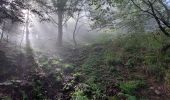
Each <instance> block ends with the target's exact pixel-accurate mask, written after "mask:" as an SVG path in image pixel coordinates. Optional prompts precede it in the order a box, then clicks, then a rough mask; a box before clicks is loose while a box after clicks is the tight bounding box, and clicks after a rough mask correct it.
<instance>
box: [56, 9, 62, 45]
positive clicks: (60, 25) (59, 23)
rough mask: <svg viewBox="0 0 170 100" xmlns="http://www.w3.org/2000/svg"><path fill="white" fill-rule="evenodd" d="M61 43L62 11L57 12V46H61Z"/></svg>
mask: <svg viewBox="0 0 170 100" xmlns="http://www.w3.org/2000/svg"><path fill="white" fill-rule="evenodd" d="M62 42H63V11H61V10H59V11H58V43H57V44H58V46H62Z"/></svg>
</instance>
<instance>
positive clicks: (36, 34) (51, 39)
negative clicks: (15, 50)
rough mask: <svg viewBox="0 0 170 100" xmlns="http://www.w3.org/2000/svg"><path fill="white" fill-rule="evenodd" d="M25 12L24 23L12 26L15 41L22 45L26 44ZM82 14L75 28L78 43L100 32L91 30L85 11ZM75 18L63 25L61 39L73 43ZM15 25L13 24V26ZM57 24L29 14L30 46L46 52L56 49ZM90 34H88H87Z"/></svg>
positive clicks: (84, 41)
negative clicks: (15, 37) (42, 20)
mask: <svg viewBox="0 0 170 100" xmlns="http://www.w3.org/2000/svg"><path fill="white" fill-rule="evenodd" d="M24 13H25V23H24V24H19V25H18V29H16V28H14V30H15V31H16V32H19V33H21V34H17V42H18V44H21V45H22V46H25V44H26V28H25V24H26V20H27V11H24ZM56 16H57V15H54V18H55V19H57V17H56ZM81 16H83V17H82V18H81V19H80V20H79V22H78V26H77V30H76V40H77V41H78V42H79V43H88V41H86V39H87V38H88V37H91V38H93V37H95V36H97V35H99V34H101V32H99V31H97V30H91V27H90V25H91V23H92V22H91V21H90V20H89V19H88V18H87V17H86V15H85V13H82V14H81ZM75 23H76V18H70V19H69V20H68V21H67V23H66V24H65V25H64V26H63V40H64V42H66V43H69V44H72V45H73V36H72V35H73V31H74V28H75ZM13 27H15V26H13ZM57 34H58V30H57V25H54V23H52V22H46V21H44V22H40V20H39V19H38V18H37V17H36V16H35V15H33V14H30V15H29V39H30V42H31V46H32V48H34V49H37V50H44V51H48V52H53V51H54V50H56V45H57V43H56V40H57ZM89 35H90V36H89ZM87 36H88V37H87Z"/></svg>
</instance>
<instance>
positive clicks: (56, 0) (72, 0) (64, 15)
mask: <svg viewBox="0 0 170 100" xmlns="http://www.w3.org/2000/svg"><path fill="white" fill-rule="evenodd" d="M82 1H83V0H51V2H50V1H44V0H39V2H40V3H41V5H42V6H43V7H45V9H43V10H44V11H45V12H46V14H47V15H48V18H47V19H49V20H50V21H52V22H53V23H54V24H55V25H56V26H57V27H58V37H57V45H58V46H62V41H63V40H62V39H63V25H64V24H66V23H67V21H68V20H69V19H70V18H71V17H73V14H74V13H75V12H77V11H79V10H81V8H80V7H79V4H80V2H82ZM49 3H52V5H50V4H49ZM53 14H57V18H58V19H57V21H56V19H55V18H54V17H53V16H52V15H53Z"/></svg>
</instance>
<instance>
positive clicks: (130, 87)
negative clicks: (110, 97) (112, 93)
mask: <svg viewBox="0 0 170 100" xmlns="http://www.w3.org/2000/svg"><path fill="white" fill-rule="evenodd" d="M144 86H145V82H144V81H140V80H139V81H128V82H125V83H120V84H119V87H120V89H121V90H122V91H123V92H124V93H126V94H130V95H133V94H134V93H135V92H136V91H137V90H138V89H140V88H142V87H144Z"/></svg>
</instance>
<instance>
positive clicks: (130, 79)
mask: <svg viewBox="0 0 170 100" xmlns="http://www.w3.org/2000/svg"><path fill="white" fill-rule="evenodd" d="M110 37H112V38H110ZM110 37H108V36H107V38H106V37H105V38H103V39H102V38H99V40H98V41H97V42H96V43H94V44H92V45H91V46H90V47H88V49H89V48H90V49H89V50H88V52H89V54H88V57H86V59H85V60H84V62H83V63H82V65H81V67H80V68H79V71H80V73H82V74H83V77H84V78H85V80H84V81H83V82H84V83H85V84H87V85H88V86H89V87H91V89H92V91H91V92H92V93H91V94H87V93H86V92H85V91H83V90H81V92H82V93H83V96H87V97H88V98H89V100H104V99H109V100H117V99H118V100H121V99H123V98H126V99H128V100H138V99H142V98H149V97H148V96H147V95H140V93H141V91H146V92H147V89H148V87H149V86H150V85H151V84H149V83H148V81H149V79H148V77H152V78H153V79H155V80H156V81H157V83H162V84H164V83H165V82H166V81H167V83H168V80H169V79H168V78H166V77H168V74H166V73H167V72H166V70H167V69H168V67H169V66H168V65H169V61H170V60H169V58H170V56H169V55H168V53H167V54H165V55H163V54H162V53H161V52H160V49H161V48H162V46H163V45H165V44H167V43H168V38H166V37H165V36H162V35H155V37H154V36H153V33H144V34H130V35H122V36H121V35H117V36H110ZM113 37H114V38H113ZM152 85H154V84H152ZM113 91H114V92H113ZM79 92H80V91H79ZM120 94H121V95H120ZM116 98H117V99H116Z"/></svg>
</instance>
